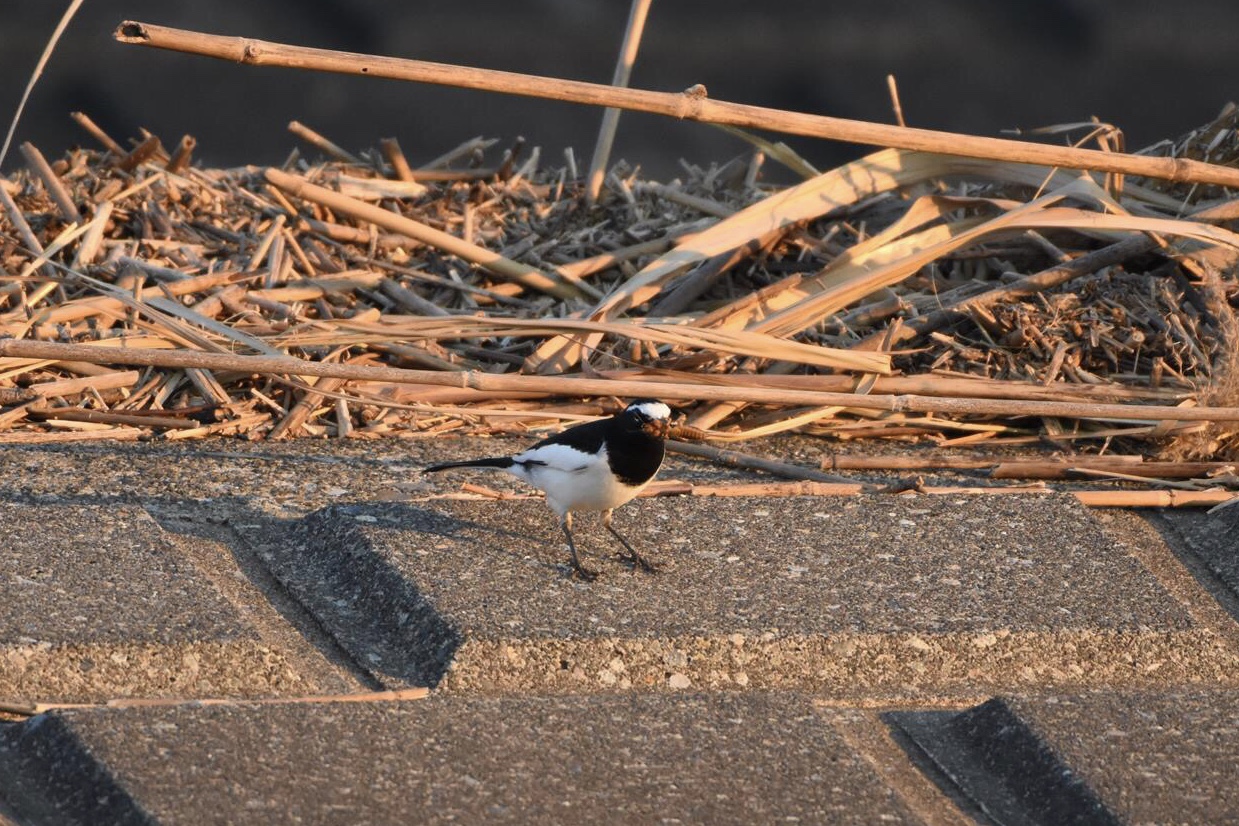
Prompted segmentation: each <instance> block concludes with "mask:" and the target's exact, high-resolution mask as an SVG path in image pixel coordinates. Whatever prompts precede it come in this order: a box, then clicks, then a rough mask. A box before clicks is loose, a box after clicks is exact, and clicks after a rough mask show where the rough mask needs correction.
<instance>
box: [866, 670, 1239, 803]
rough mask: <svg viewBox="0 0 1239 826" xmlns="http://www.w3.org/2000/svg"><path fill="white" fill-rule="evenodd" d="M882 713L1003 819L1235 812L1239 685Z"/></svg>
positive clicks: (1237, 799) (955, 782) (1238, 795)
mask: <svg viewBox="0 0 1239 826" xmlns="http://www.w3.org/2000/svg"><path fill="white" fill-rule="evenodd" d="M886 717H887V719H888V721H889V722H891V723H892V725H893V726H895V727H896V729H897V730H899V731H901V732H903V733H904V734H905V735H907V736H908V737H910V738H911V740H912V741H913V742H914V743H915V744H916V746H917V747H918V749H920V750H921V752H923V754H924V755H925V756H926V757H928V758H929V760H930V761H931V762H932V763H933V766H934V768H936V769H938V770H939V771H941V772H942V773H943V774H945V775H946V776H947V777H949V778H950V782H951V783H952V784H953V785H954V786H955V787H956V789H957V790H958V791H961V792H962V793H963V794H965V795H967V796H968V797H969V798H971V799H972V801H973V802H975V803H976V804H977V806H978V808H980V809H982V810H983V811H985V812H986V814H987V815H989V816H990V817H992V818H993V819H995V820H997V821H999V822H1003V823H1008V822H1012V823H1017V822H1030V823H1073V822H1078V823H1234V822H1236V821H1237V820H1239V792H1237V791H1236V787H1235V785H1234V783H1235V779H1236V775H1237V774H1239V772H1236V769H1235V734H1236V731H1237V730H1239V728H1237V727H1239V692H1235V691H1191V692H1182V693H1180V692H1170V693H1161V694H1147V693H1129V692H1105V693H1096V694H1085V695H1053V696H1028V697H1016V698H999V699H993V700H990V701H988V702H986V703H984V704H982V705H979V706H977V707H975V708H971V709H968V710H965V711H962V712H951V711H930V712H915V711H914V712H907V711H904V712H892V713H890V714H888V715H886Z"/></svg>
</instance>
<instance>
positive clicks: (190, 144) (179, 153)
mask: <svg viewBox="0 0 1239 826" xmlns="http://www.w3.org/2000/svg"><path fill="white" fill-rule="evenodd" d="M197 145H198V139H197V138H195V137H194V136H193V135H183V136H181V141H180V143H178V144H177V145H176V149H175V150H173V152H172V157H170V158H168V164H167V166H165V167H164V169H167V170H168V171H169V172H172V173H174V174H177V173H180V172H184V171H185V170H186V169H187V168H188V167H189V164H190V163H191V161H192V160H193V155H194V148H195V147H196V146H197Z"/></svg>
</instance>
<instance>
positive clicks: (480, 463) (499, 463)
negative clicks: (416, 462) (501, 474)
mask: <svg viewBox="0 0 1239 826" xmlns="http://www.w3.org/2000/svg"><path fill="white" fill-rule="evenodd" d="M514 464H516V463H515V462H513V461H512V460H511V459H510V458H509V457H507V456H496V457H494V458H490V459H469V460H466V461H464V462H443V463H442V464H438V465H431V466H429V467H425V468H422V473H434V472H435V471H439V470H448V469H449V468H454V467H495V468H500V469H503V468H510V467H512V465H514Z"/></svg>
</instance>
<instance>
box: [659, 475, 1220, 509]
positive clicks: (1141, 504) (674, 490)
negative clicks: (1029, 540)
mask: <svg viewBox="0 0 1239 826" xmlns="http://www.w3.org/2000/svg"><path fill="white" fill-rule="evenodd" d="M865 494H868V495H871V496H878V497H880V496H891V495H895V496H912V495H924V496H1020V495H1023V496H1045V495H1060V494H1062V495H1070V496H1074V497H1075V498H1076V499H1078V500H1079V501H1080V503H1081V504H1083V505H1085V506H1087V507H1091V508H1194V507H1203V506H1216V505H1223V504H1227V503H1230V502H1234V501H1239V493H1235V492H1233V491H1225V490H1190V491H1189V490H1067V491H1061V492H1060V491H1053V490H1050V489H1049V488H1045V487H1040V486H1036V487H1028V486H1018V487H993V488H981V487H953V486H932V485H918V486H917V487H915V489H909V490H897V491H891V492H887V493H876V494H875V493H872V492H871V491H870V490H869V489H868V487H867V486H865V485H862V484H859V483H855V484H831V483H826V482H809V481H798V482H754V483H738V484H723V485H697V484H693V483H690V482H672V481H667V482H655V483H653V484H651V485H650V486H649V487H647V488H646V489H645V490H643V491H642V492H641V496H642V497H653V496H719V497H728V498H730V497H749V496H754V497H756V496H760V497H771V496H824V497H830V496H860V495H865Z"/></svg>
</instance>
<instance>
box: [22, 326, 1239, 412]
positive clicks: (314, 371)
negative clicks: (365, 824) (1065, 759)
mask: <svg viewBox="0 0 1239 826" xmlns="http://www.w3.org/2000/svg"><path fill="white" fill-rule="evenodd" d="M0 357H12V358H33V359H54V360H57V361H60V360H70V361H86V362H93V363H96V364H127V365H141V366H147V367H174V368H182V369H183V368H187V367H200V368H203V369H207V370H229V371H236V372H240V373H251V374H260V375H261V374H275V375H294V376H332V377H336V378H342V379H352V380H357V381H386V382H395V383H400V384H430V385H437V386H448V387H460V388H473V389H477V390H513V391H533V392H546V393H556V394H560V395H566V396H629V397H640V396H645V395H647V394H648V393H649V391H650V387H649V385H648V384H646V383H645V382H640V381H610V380H607V379H590V378H575V377H568V376H530V375H513V374H496V373H481V372H476V371H459V372H452V373H440V372H437V371H432V370H405V369H402V368H398V367H375V366H370V365H356V364H330V363H324V362H317V361H304V360H302V359H298V358H292V357H288V356H238V355H233V354H230V353H215V352H200V351H196V350H132V349H127V348H122V347H91V346H88V345H80V344H60V343H57V342H50V341H30V340H24V339H0ZM660 395H661V396H662V397H663V398H664V399H669V400H694V401H695V400H717V401H735V400H740V401H745V402H754V403H764V404H792V405H807V406H827V405H839V406H843V407H854V408H861V409H870V410H883V411H891V412H903V411H910V412H918V413H950V414H957V415H991V416H1049V417H1060V418H1083V419H1106V420H1110V419H1114V420H1119V421H1159V422H1160V421H1193V422H1209V421H1239V407H1167V406H1162V405H1137V404H1089V403H1081V402H1045V401H1008V400H1004V399H973V398H933V397H926V396H912V395H903V396H889V395H884V396H880V395H868V396H864V395H855V394H851V393H829V392H817V391H807V390H786V389H780V388H769V387H743V388H732V387H718V386H713V385H709V384H666V385H662V386H661V387H660Z"/></svg>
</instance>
